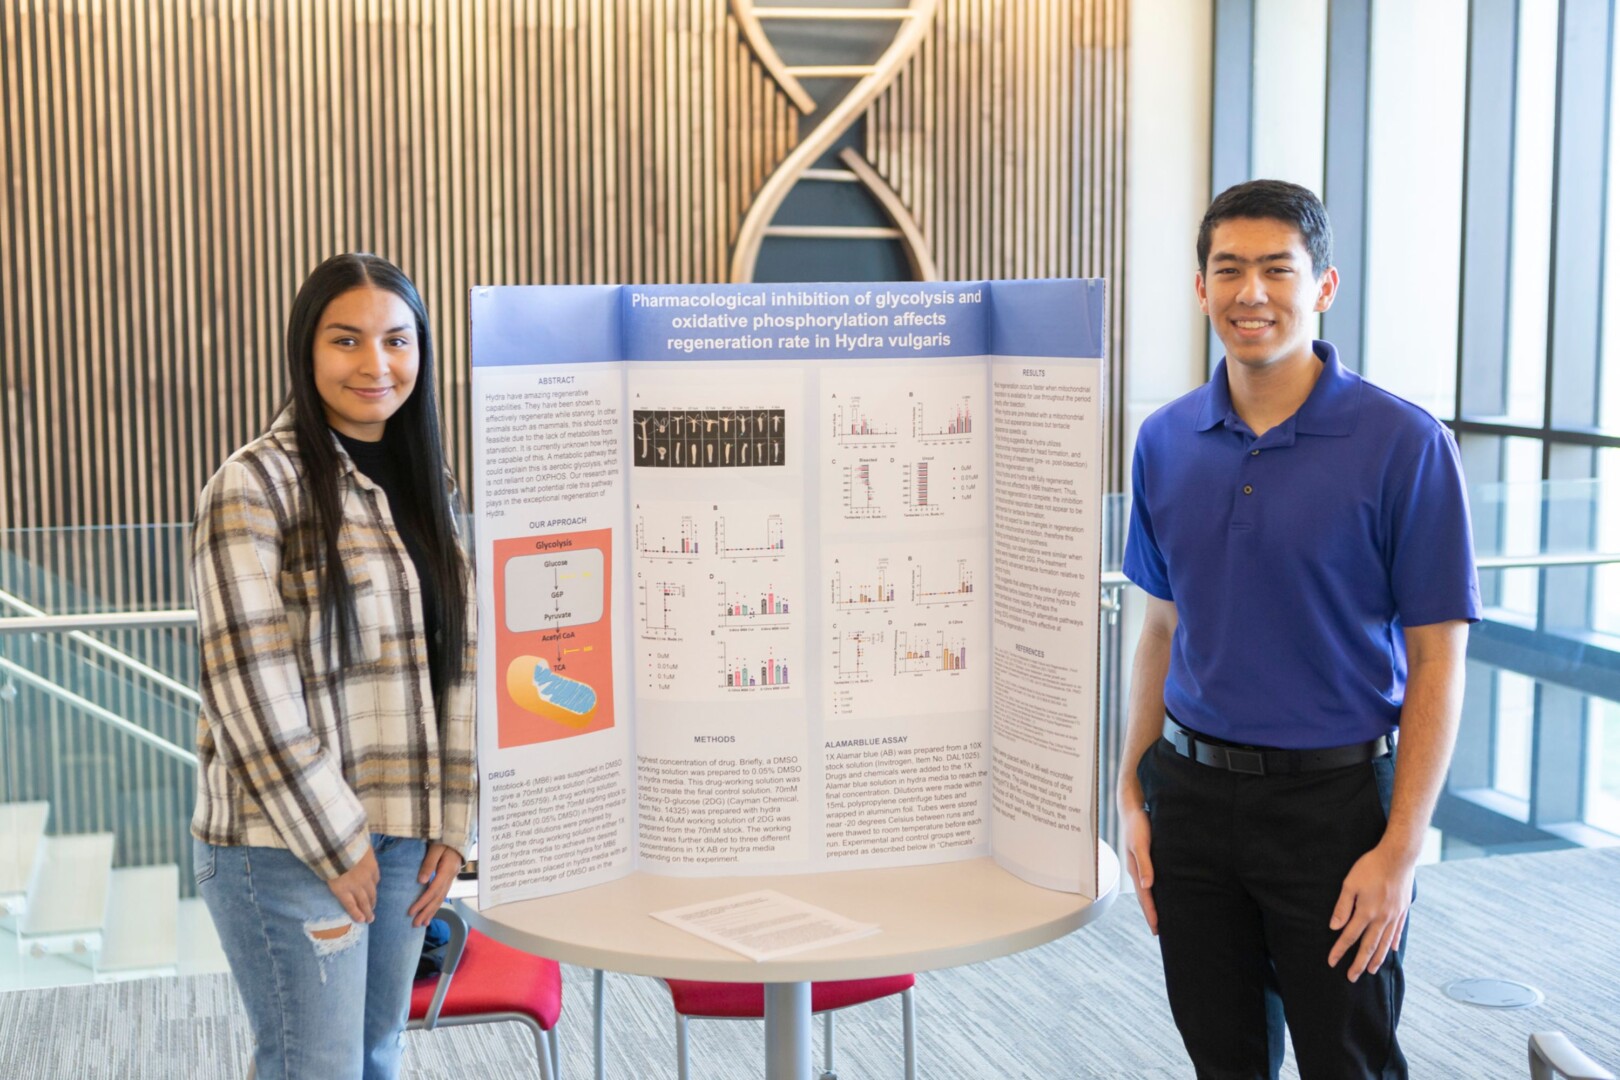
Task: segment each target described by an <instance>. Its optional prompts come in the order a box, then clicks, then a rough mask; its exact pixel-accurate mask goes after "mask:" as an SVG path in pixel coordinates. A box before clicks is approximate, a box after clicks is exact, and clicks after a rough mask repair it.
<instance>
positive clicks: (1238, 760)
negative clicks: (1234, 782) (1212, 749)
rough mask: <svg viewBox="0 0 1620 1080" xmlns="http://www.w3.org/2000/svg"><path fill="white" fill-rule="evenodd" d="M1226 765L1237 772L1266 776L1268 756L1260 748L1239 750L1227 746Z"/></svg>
mask: <svg viewBox="0 0 1620 1080" xmlns="http://www.w3.org/2000/svg"><path fill="white" fill-rule="evenodd" d="M1226 767H1227V768H1228V769H1230V770H1231V771H1233V772H1236V773H1246V774H1248V775H1249V776H1264V775H1266V756H1265V755H1264V754H1262V753H1261V752H1260V751H1258V750H1237V749H1234V748H1232V747H1230V746H1229V747H1227V748H1226Z"/></svg>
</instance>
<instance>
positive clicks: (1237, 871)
mask: <svg viewBox="0 0 1620 1080" xmlns="http://www.w3.org/2000/svg"><path fill="white" fill-rule="evenodd" d="M1394 775H1395V765H1394V761H1393V760H1392V759H1391V758H1390V757H1387V756H1386V757H1383V758H1380V759H1378V760H1376V761H1372V762H1369V763H1367V764H1365V765H1352V766H1347V767H1345V768H1342V769H1324V770H1321V771H1319V772H1307V773H1287V774H1281V775H1273V776H1251V775H1246V774H1243V773H1235V772H1228V771H1226V770H1224V769H1215V768H1211V767H1209V766H1207V765H1199V764H1198V763H1196V762H1193V761H1189V760H1187V759H1186V758H1184V757H1180V756H1178V755H1177V754H1176V752H1175V751H1174V749H1172V748H1171V747H1170V746H1169V745H1167V744H1166V743H1165V742H1164V741H1163V740H1162V739H1161V740H1160V741H1159V742H1157V743H1155V744H1154V745H1153V747H1152V749H1150V750H1149V751H1148V752H1147V753H1145V754H1143V755H1142V761H1141V763H1140V764H1139V765H1138V766H1137V776H1138V778H1139V779H1140V780H1141V782H1142V791H1143V794H1144V796H1145V797H1146V801H1147V804H1148V817H1149V819H1150V820H1151V821H1152V824H1153V847H1152V858H1153V902H1154V904H1155V905H1156V906H1157V908H1158V912H1159V948H1160V951H1161V953H1162V954H1163V956H1164V978H1165V984H1166V988H1167V990H1168V992H1169V997H1170V1009H1171V1012H1172V1013H1173V1014H1174V1015H1175V1020H1176V1026H1177V1027H1178V1028H1179V1029H1180V1030H1181V1037H1182V1040H1183V1041H1184V1042H1185V1043H1186V1044H1187V1052H1188V1054H1189V1055H1190V1056H1191V1057H1192V1060H1193V1064H1194V1066H1195V1067H1196V1068H1197V1071H1198V1076H1199V1077H1200V1080H1260V1078H1275V1077H1276V1076H1277V1073H1278V1070H1279V1069H1280V1068H1281V1066H1282V1058H1283V1030H1284V1021H1285V1019H1286V1023H1287V1030H1288V1032H1289V1033H1290V1035H1291V1036H1292V1038H1293V1041H1294V1057H1295V1060H1296V1061H1297V1062H1298V1064H1299V1071H1300V1077H1301V1078H1302V1080H1340V1078H1344V1080H1349V1078H1352V1077H1354V1078H1363V1077H1378V1078H1397V1080H1404V1078H1405V1077H1406V1075H1407V1073H1406V1058H1405V1057H1404V1056H1403V1055H1402V1054H1401V1050H1400V1046H1399V1045H1398V1044H1397V1043H1396V1040H1395V1025H1396V1023H1397V1022H1398V1021H1399V1019H1400V1014H1401V997H1402V994H1403V991H1404V979H1403V976H1402V972H1401V960H1400V954H1401V953H1403V952H1404V951H1405V947H1406V941H1405V935H1404V934H1403V935H1402V940H1401V942H1400V947H1399V949H1396V950H1391V952H1390V954H1389V957H1388V958H1387V959H1386V960H1385V961H1384V963H1383V966H1381V967H1380V968H1379V969H1378V972H1377V974H1372V973H1371V972H1368V973H1364V974H1363V975H1362V976H1361V978H1360V979H1359V980H1357V981H1356V982H1354V983H1352V982H1350V981H1349V980H1348V979H1346V978H1345V972H1346V971H1348V970H1349V968H1350V966H1351V964H1352V963H1353V962H1354V958H1355V955H1356V949H1355V948H1352V949H1351V950H1350V951H1349V952H1348V953H1346V954H1345V956H1344V957H1343V958H1342V959H1341V960H1340V961H1339V963H1338V966H1337V967H1333V968H1330V967H1328V962H1327V957H1328V952H1329V951H1330V950H1331V949H1332V948H1333V943H1334V942H1335V941H1336V940H1337V939H1338V936H1339V935H1338V933H1337V932H1335V931H1333V930H1331V929H1329V927H1328V920H1329V919H1331V918H1332V916H1333V907H1334V904H1335V903H1337V901H1338V898H1339V889H1340V886H1342V885H1343V883H1344V878H1345V875H1346V874H1347V873H1349V871H1350V867H1351V866H1352V865H1353V864H1354V863H1355V861H1356V860H1357V859H1359V858H1360V857H1361V856H1362V855H1364V854H1366V852H1368V851H1369V850H1371V849H1372V848H1373V847H1374V846H1375V845H1377V843H1378V841H1379V839H1380V838H1381V837H1382V836H1383V835H1384V826H1385V824H1386V823H1387V821H1388V815H1389V800H1390V794H1391V792H1392V790H1393V786H1394Z"/></svg>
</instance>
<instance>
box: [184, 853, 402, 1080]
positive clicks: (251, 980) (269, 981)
mask: <svg viewBox="0 0 1620 1080" xmlns="http://www.w3.org/2000/svg"><path fill="white" fill-rule="evenodd" d="M194 844H195V852H194V853H195V858H196V862H195V865H196V867H197V891H198V893H200V894H201V896H202V898H203V901H204V902H205V903H206V904H207V905H208V912H209V914H210V915H212V916H213V917H214V926H215V928H216V929H217V930H218V931H219V940H220V943H221V944H222V945H223V946H224V947H225V956H226V957H227V959H229V960H230V963H231V973H232V974H233V975H235V976H236V986H237V989H238V990H239V991H240V992H241V995H242V1004H243V1005H244V1006H246V1008H247V1014H248V1020H249V1021H250V1022H251V1024H252V1026H253V1038H254V1042H255V1044H256V1046H255V1051H254V1063H255V1065H256V1066H257V1080H395V1078H396V1077H398V1075H399V1058H400V1051H401V1049H402V1045H401V1035H402V1032H403V1031H404V1029H405V1020H406V1017H407V1014H408V1013H409V1011H410V1001H411V980H412V979H413V978H414V976H415V974H416V962H417V960H418V959H419V958H420V957H421V955H422V935H423V933H424V930H423V929H419V928H417V927H413V926H412V925H411V920H410V916H408V915H407V914H406V911H407V909H409V908H410V906H411V905H412V904H413V903H415V902H416V900H417V898H418V897H420V896H421V895H422V890H423V888H424V886H422V885H419V884H417V881H416V875H417V873H418V872H419V871H420V870H421V868H422V859H423V857H424V856H425V855H426V854H427V842H426V841H424V840H405V839H401V838H399V837H396V836H378V835H376V834H373V835H372V837H371V846H372V850H373V851H374V852H375V853H376V855H377V865H378V868H379V870H380V871H381V880H380V881H379V882H378V884H377V906H376V908H375V911H374V914H375V916H376V921H375V922H372V923H370V924H369V925H363V926H362V925H358V924H356V923H354V922H353V921H352V920H350V918H349V916H348V915H347V913H345V912H344V910H343V905H342V904H340V903H338V900H337V897H335V896H333V895H332V892H331V890H330V889H328V888H327V887H326V882H324V881H322V880H321V879H320V878H319V877H318V876H316V874H315V872H314V871H312V870H311V869H310V868H309V867H307V866H305V865H304V864H303V863H302V862H300V861H299V860H298V858H297V857H296V856H294V855H293V854H292V853H291V852H288V851H283V850H281V849H280V848H267V847H220V846H216V845H213V844H205V843H202V842H201V841H194ZM335 929H342V930H346V931H347V933H345V934H343V935H342V936H341V937H337V938H330V937H317V936H316V935H317V934H329V933H330V932H331V931H333V930H335Z"/></svg>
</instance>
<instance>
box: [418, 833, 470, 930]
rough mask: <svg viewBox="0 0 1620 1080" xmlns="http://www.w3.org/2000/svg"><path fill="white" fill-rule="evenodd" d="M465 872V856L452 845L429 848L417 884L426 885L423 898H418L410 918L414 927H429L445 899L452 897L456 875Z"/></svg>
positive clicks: (431, 846)
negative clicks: (462, 867)
mask: <svg viewBox="0 0 1620 1080" xmlns="http://www.w3.org/2000/svg"><path fill="white" fill-rule="evenodd" d="M460 872H461V853H460V852H459V851H457V850H456V849H455V848H453V847H451V846H450V845H449V844H429V845H428V849H427V855H426V856H425V857H424V858H423V859H422V868H421V869H420V870H418V871H417V872H416V881H417V884H419V885H426V886H427V888H425V889H423V890H422V895H421V896H419V897H417V898H416V903H414V904H412V905H411V908H410V911H409V912H408V914H409V915H410V917H411V925H412V926H426V925H427V924H428V923H429V922H431V921H432V920H433V916H434V915H435V914H436V913H437V912H438V910H439V908H440V907H441V906H442V905H443V904H444V898H445V897H446V896H448V895H450V886H451V885H453V884H455V880H456V875H457V874H458V873H460Z"/></svg>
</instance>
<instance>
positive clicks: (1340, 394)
mask: <svg viewBox="0 0 1620 1080" xmlns="http://www.w3.org/2000/svg"><path fill="white" fill-rule="evenodd" d="M1313 348H1314V349H1315V351H1316V355H1317V357H1318V358H1319V359H1320V360H1321V361H1322V365H1323V370H1322V374H1321V377H1320V378H1318V379H1317V382H1316V385H1315V386H1314V387H1313V388H1312V390H1311V394H1310V396H1309V397H1308V398H1307V399H1306V400H1305V403H1304V404H1303V405H1301V406H1300V409H1299V411H1298V412H1297V413H1295V414H1294V415H1293V416H1292V417H1290V418H1289V419H1288V420H1286V421H1285V422H1283V423H1281V424H1279V425H1277V426H1276V427H1274V428H1272V429H1271V430H1270V431H1268V432H1266V433H1265V434H1264V435H1263V436H1261V437H1260V438H1258V439H1257V438H1255V436H1254V432H1253V431H1251V430H1250V429H1249V427H1248V425H1247V424H1245V423H1244V422H1243V421H1242V420H1241V419H1239V418H1238V415H1237V413H1236V412H1234V411H1233V409H1232V397H1231V393H1230V390H1229V389H1228V387H1227V382H1226V361H1225V360H1224V359H1223V360H1222V361H1221V363H1220V364H1219V365H1218V366H1217V367H1216V368H1215V374H1214V375H1213V376H1212V377H1211V378H1210V380H1209V382H1208V383H1206V384H1204V385H1203V386H1201V387H1199V388H1198V389H1197V390H1194V391H1193V392H1192V393H1190V394H1187V395H1185V396H1183V397H1181V398H1178V399H1177V400H1175V401H1173V402H1171V403H1170V404H1168V405H1166V406H1165V407H1164V408H1162V409H1160V410H1158V411H1157V412H1155V413H1154V414H1153V415H1152V416H1150V417H1148V419H1147V422H1146V423H1144V424H1143V425H1142V431H1141V434H1140V435H1139V436H1138V438H1137V444H1136V460H1135V462H1134V464H1133V465H1132V469H1131V486H1132V494H1133V496H1134V500H1133V504H1132V507H1131V523H1130V533H1129V536H1128V538H1127V540H1126V544H1125V574H1126V576H1128V577H1129V578H1130V579H1131V580H1132V581H1133V582H1135V583H1136V584H1137V585H1139V586H1141V587H1142V588H1143V589H1145V590H1147V591H1148V592H1149V593H1152V594H1153V595H1154V596H1157V597H1159V598H1160V599H1162V600H1171V601H1174V603H1175V605H1176V611H1177V614H1178V616H1179V625H1178V626H1177V628H1176V633H1175V638H1174V640H1173V642H1172V645H1171V655H1170V671H1169V675H1168V677H1167V678H1166V680H1165V687H1164V699H1165V705H1166V706H1167V707H1168V708H1169V709H1170V711H1171V712H1173V713H1175V715H1176V717H1177V719H1179V720H1180V721H1181V722H1182V723H1184V724H1186V725H1187V726H1188V727H1190V728H1193V729H1194V730H1196V731H1201V732H1204V733H1205V734H1208V735H1213V736H1216V737H1217V738H1222V739H1229V740H1231V741H1233V742H1239V743H1246V744H1252V745H1256V746H1275V747H1282V748H1286V749H1314V748H1317V747H1323V746H1340V745H1343V744H1346V743H1354V742H1362V741H1364V740H1368V739H1372V738H1376V737H1377V736H1379V735H1383V734H1387V733H1389V732H1391V731H1393V730H1394V729H1395V727H1396V725H1397V724H1398V723H1399V721H1400V712H1401V702H1402V700H1403V699H1404V696H1405V690H1406V646H1405V638H1404V636H1403V634H1402V632H1401V627H1403V626H1423V625H1426V624H1428V623H1437V622H1445V621H1447V620H1451V619H1467V620H1470V621H1474V620H1477V619H1478V618H1479V583H1478V579H1477V577H1476V575H1475V573H1474V557H1473V550H1474V548H1473V537H1472V534H1471V530H1470V527H1469V522H1468V501H1467V495H1466V493H1465V491H1464V486H1463V477H1462V469H1461V466H1460V464H1459V462H1458V458H1457V446H1456V443H1455V441H1454V440H1453V439H1452V436H1451V432H1450V430H1449V429H1447V428H1446V426H1445V425H1444V424H1441V423H1440V422H1439V421H1437V420H1436V419H1434V417H1432V416H1430V415H1429V414H1428V413H1427V412H1424V411H1423V410H1422V409H1420V408H1418V407H1417V406H1416V405H1413V404H1411V403H1410V402H1407V401H1403V400H1401V399H1400V398H1398V397H1396V396H1394V395H1393V394H1390V393H1388V392H1386V391H1384V390H1381V389H1379V388H1378V387H1376V386H1374V385H1372V384H1371V383H1369V382H1366V381H1364V380H1363V379H1362V378H1361V377H1360V376H1358V375H1356V374H1355V373H1354V372H1351V371H1347V370H1345V369H1344V368H1343V367H1341V366H1340V364H1339V357H1338V353H1337V352H1336V351H1335V350H1334V348H1333V346H1332V345H1329V344H1328V343H1327V342H1325V341H1318V342H1315V343H1314V344H1313Z"/></svg>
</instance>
